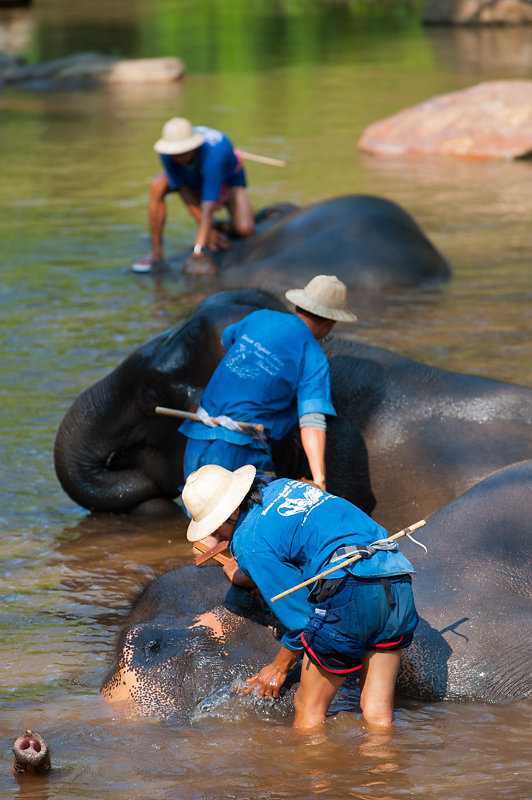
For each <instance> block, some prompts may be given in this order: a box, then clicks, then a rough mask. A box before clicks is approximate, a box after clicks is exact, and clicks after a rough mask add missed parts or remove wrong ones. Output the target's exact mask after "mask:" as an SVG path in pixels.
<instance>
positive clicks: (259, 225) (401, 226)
mask: <svg viewBox="0 0 532 800" xmlns="http://www.w3.org/2000/svg"><path fill="white" fill-rule="evenodd" d="M256 220H257V222H256V233H255V234H254V235H253V236H251V237H249V238H246V239H234V240H233V246H232V248H231V250H228V251H221V252H219V253H217V254H215V255H214V258H215V260H216V262H217V265H218V268H219V286H220V288H227V289H232V288H235V287H240V286H242V285H246V286H255V287H259V288H264V289H270V288H271V287H272V286H276V287H280V288H282V287H285V288H287V287H289V286H304V285H305V284H306V283H307V282H308V281H309V280H310V279H311V278H313V277H314V276H315V275H318V274H320V273H323V272H334V274H335V275H336V276H337V277H338V278H340V280H342V281H344V283H345V284H346V286H347V287H348V289H350V290H354V291H357V292H359V293H360V292H369V293H372V292H383V291H386V290H391V289H393V290H395V289H404V288H415V287H420V286H427V285H431V286H432V285H435V284H439V283H443V282H445V281H447V280H448V279H449V277H450V274H451V270H450V267H449V264H448V262H447V261H446V259H445V258H444V256H443V255H442V254H441V253H439V252H438V250H437V249H436V248H435V247H434V245H433V244H432V243H431V242H430V241H429V239H428V238H427V236H426V235H425V233H424V232H423V231H422V229H421V228H420V226H419V225H418V224H417V222H416V221H415V220H414V219H413V218H412V216H411V215H410V214H409V213H408V212H407V211H406V210H405V209H403V208H401V206H399V205H397V203H394V202H393V201H391V200H388V199H386V198H383V197H376V196H372V195H345V196H341V197H333V198H330V199H327V200H323V201H320V202H317V203H314V204H313V205H310V206H307V207H304V208H297V207H293V206H292V207H291V206H289V205H288V204H284V205H282V206H281V207H280V208H276V207H275V206H272V207H270V208H267V209H263V210H262V211H261V212H259V213H258V214H257V216H256ZM188 255H189V253H188V252H187V253H184V254H182V256H181V257H180V258H179V259H178V262H179V263H182V261H183V260H184V259H185V258H186V256H188ZM324 264H331V265H334V266H331V267H328V268H327V269H324V266H323V265H324Z"/></svg>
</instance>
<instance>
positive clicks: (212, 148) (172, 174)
mask: <svg viewBox="0 0 532 800" xmlns="http://www.w3.org/2000/svg"><path fill="white" fill-rule="evenodd" d="M194 133H201V134H202V135H203V136H204V137H205V141H204V142H203V144H202V145H200V146H199V148H198V151H197V157H196V159H195V160H194V162H193V163H192V164H189V165H188V166H181V165H180V164H177V163H176V162H175V161H172V157H171V156H169V155H165V154H161V156H160V158H161V161H162V164H163V167H164V170H165V172H166V175H167V177H168V181H169V183H170V186H171V188H172V189H174V190H175V191H177V189H179V187H180V186H190V187H191V188H193V189H197V190H198V191H200V192H201V201H202V202H210V201H212V202H216V201H217V200H218V197H219V195H220V190H221V188H222V183H223V182H224V181H227V180H229V178H231V176H232V175H234V173H235V172H236V171H237V168H238V167H239V162H238V159H237V157H236V155H235V153H234V148H233V144H232V142H231V140H230V139H229V137H228V136H226V135H225V133H222V132H221V131H217V130H215V129H214V128H206V127H204V126H203V125H196V126H195V127H194Z"/></svg>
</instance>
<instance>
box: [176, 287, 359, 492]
mask: <svg viewBox="0 0 532 800" xmlns="http://www.w3.org/2000/svg"><path fill="white" fill-rule="evenodd" d="M286 297H287V298H288V299H289V300H290V301H292V302H293V303H294V304H295V306H296V308H295V314H290V313H285V312H280V311H271V310H269V309H262V310H261V311H254V312H253V313H252V314H249V315H248V316H247V317H244V319H242V320H240V321H239V322H236V323H235V324H234V325H229V326H228V327H227V328H225V330H224V332H223V335H222V342H223V345H224V347H225V348H226V350H227V353H226V355H225V356H224V358H223V359H222V361H221V362H220V364H219V365H218V366H217V368H216V370H215V371H214V373H213V375H212V377H211V379H210V380H209V383H208V384H207V387H206V389H205V391H204V393H203V396H202V399H201V406H200V408H199V409H198V410H197V413H198V414H199V416H200V417H201V418H202V420H203V421H202V422H195V421H191V420H187V421H186V422H184V423H183V424H182V425H181V427H180V429H179V430H180V433H182V434H183V435H184V436H186V437H187V439H188V441H187V446H186V450H185V458H184V464H183V468H184V473H185V479H186V478H187V476H188V475H189V474H190V473H191V472H194V471H195V470H197V469H198V468H199V467H200V466H202V465H204V464H220V465H221V466H223V467H226V468H227V469H231V470H234V469H237V468H238V467H241V466H243V465H244V464H254V466H255V467H256V468H257V470H258V473H259V476H260V477H262V478H263V479H264V480H266V481H268V480H272V479H273V478H274V477H276V476H275V468H274V464H273V460H272V455H271V450H270V442H272V441H279V440H280V439H282V438H284V437H285V436H286V435H287V434H288V433H289V432H290V431H291V430H292V429H293V428H294V427H295V426H296V425H297V423H298V420H299V426H300V433H301V442H302V445H303V449H304V451H305V455H306V456H307V460H308V463H309V467H310V471H311V474H312V480H313V481H314V483H315V484H316V485H317V486H319V487H320V488H322V489H325V443H326V428H327V423H326V419H327V416H336V411H335V410H334V406H333V404H332V400H331V387H330V377H329V363H328V361H327V358H326V356H325V353H324V352H323V349H322V347H321V345H320V343H319V340H320V339H322V338H323V337H324V336H326V335H327V334H328V333H330V331H331V330H332V328H333V326H334V325H335V323H336V322H337V321H340V320H341V321H347V322H352V321H354V320H355V319H356V316H355V315H354V314H353V313H352V312H351V311H349V310H347V308H346V287H345V285H344V284H343V283H342V281H340V280H338V278H337V277H336V276H335V275H317V276H316V277H315V278H313V279H312V280H311V281H310V282H309V283H308V284H307V285H306V286H305V288H304V289H290V290H289V291H288V292H286ZM213 417H215V418H216V419H217V420H218V421H219V422H220V423H221V424H213V423H212V422H210V421H209V420H210V419H211V418H213ZM238 423H244V424H245V425H246V428H245V429H243V428H242V427H241V426H240V425H239V424H238ZM250 424H251V425H257V424H258V425H261V426H263V428H264V433H263V434H261V435H258V436H257V435H256V434H254V433H253V432H252V430H251V429H250V428H249V427H248V426H249V425H250Z"/></svg>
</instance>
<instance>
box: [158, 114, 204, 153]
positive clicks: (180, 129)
mask: <svg viewBox="0 0 532 800" xmlns="http://www.w3.org/2000/svg"><path fill="white" fill-rule="evenodd" d="M204 141H205V137H204V136H203V135H202V134H201V133H194V128H193V127H192V125H191V124H190V122H189V121H188V119H184V118H183V117H172V119H169V120H168V122H167V123H165V125H164V126H163V136H162V139H159V140H158V141H156V142H155V144H154V145H153V149H154V150H155V151H156V152H157V153H163V154H164V155H167V156H177V155H179V154H180V153H189V152H190V150H195V149H196V147H199V146H200V144H203V142H204Z"/></svg>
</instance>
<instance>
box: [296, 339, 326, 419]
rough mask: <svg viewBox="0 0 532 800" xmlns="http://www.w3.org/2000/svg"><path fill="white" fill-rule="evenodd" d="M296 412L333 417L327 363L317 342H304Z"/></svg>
mask: <svg viewBox="0 0 532 800" xmlns="http://www.w3.org/2000/svg"><path fill="white" fill-rule="evenodd" d="M297 412H298V416H299V417H301V416H303V414H312V413H316V412H317V413H320V414H328V415H329V416H332V417H335V416H336V411H335V409H334V406H333V404H332V399H331V378H330V373H329V362H328V361H327V358H326V357H325V354H324V352H323V350H322V349H321V346H320V345H319V344H318V342H306V343H305V349H304V357H303V360H302V364H301V373H300V377H299V381H298V385H297Z"/></svg>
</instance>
